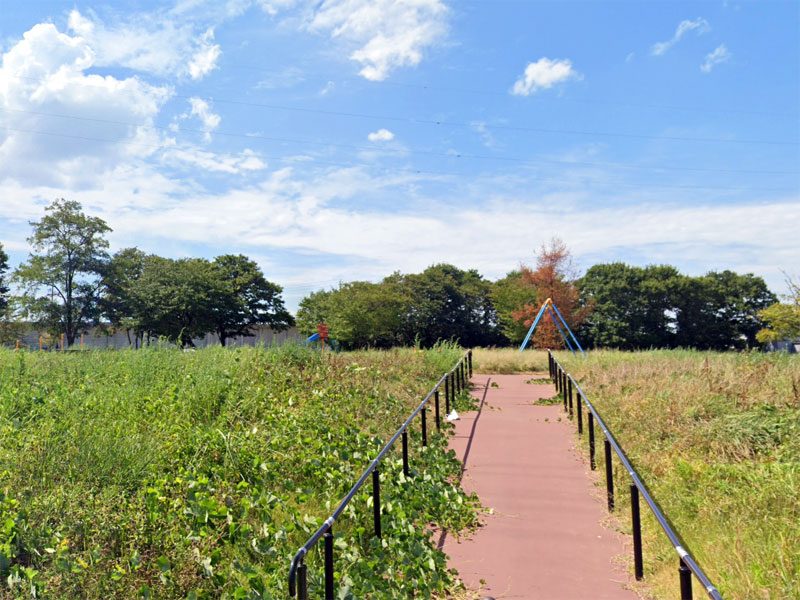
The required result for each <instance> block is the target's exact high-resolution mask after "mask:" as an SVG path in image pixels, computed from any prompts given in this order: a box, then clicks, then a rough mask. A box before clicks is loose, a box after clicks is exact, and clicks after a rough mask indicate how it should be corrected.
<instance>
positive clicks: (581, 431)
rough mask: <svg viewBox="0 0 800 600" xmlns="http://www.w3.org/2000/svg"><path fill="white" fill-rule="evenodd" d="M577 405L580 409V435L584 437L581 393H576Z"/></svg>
mask: <svg viewBox="0 0 800 600" xmlns="http://www.w3.org/2000/svg"><path fill="white" fill-rule="evenodd" d="M575 404H576V405H577V407H576V408H577V409H578V435H583V406H582V405H581V393H580V392H578V391H576V393H575Z"/></svg>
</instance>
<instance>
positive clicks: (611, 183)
mask: <svg viewBox="0 0 800 600" xmlns="http://www.w3.org/2000/svg"><path fill="white" fill-rule="evenodd" d="M0 131H15V132H20V133H32V134H38V135H45V136H54V137H63V138H69V139H76V140H83V141H93V142H104V143H112V144H123V145H131V146H142V147H149V148H156V149H159V150H162V151H168V150H180V149H181V148H178V147H170V146H164V145H157V144H145V143H141V142H131V141H124V142H120V141H119V140H110V139H104V138H96V137H91V136H78V135H73V134H65V133H56V132H49V131H37V130H30V129H20V128H14V127H2V126H0ZM447 156H450V155H447ZM264 158H270V159H272V158H274V159H277V160H287V157H285V156H264ZM451 158H462V157H460V156H458V155H452V156H451ZM306 159H307V160H306ZM306 162H314V163H318V164H324V165H329V166H337V167H343V168H357V167H358V168H369V169H374V168H376V165H374V164H372V165H371V164H367V163H338V162H332V161H323V160H318V159H317V158H315V157H304V160H303V162H302V163H298V164H305V163H306ZM382 168H384V169H386V170H391V171H393V172H396V171H401V172H408V173H413V174H422V175H435V176H453V177H462V176H463V173H447V172H441V171H428V170H423V169H415V168H403V167H391V169H389V168H388V167H382ZM533 181H536V182H540V183H555V184H562V185H565V184H572V185H574V184H577V183H583V184H588V183H594V184H599V185H606V186H615V187H628V188H638V189H647V188H658V189H681V190H709V191H720V192H748V191H749V192H795V191H797V189H796V188H757V187H718V186H704V185H664V184H653V183H646V184H641V183H631V182H624V181H600V180H593V179H588V178H583V177H582V178H580V181H575V180H569V181H567V180H564V179H556V178H550V177H536V178H534V179H533Z"/></svg>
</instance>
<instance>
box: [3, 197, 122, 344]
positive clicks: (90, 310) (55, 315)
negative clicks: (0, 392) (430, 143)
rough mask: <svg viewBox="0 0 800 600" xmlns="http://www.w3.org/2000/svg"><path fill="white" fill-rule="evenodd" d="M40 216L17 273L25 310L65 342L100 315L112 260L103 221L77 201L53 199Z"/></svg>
mask: <svg viewBox="0 0 800 600" xmlns="http://www.w3.org/2000/svg"><path fill="white" fill-rule="evenodd" d="M45 211H46V212H47V213H48V214H46V215H45V216H44V217H42V219H41V220H40V221H31V222H30V225H31V226H32V227H33V235H32V236H31V237H29V238H28V242H29V243H30V244H31V245H32V246H33V249H34V252H33V253H32V254H31V255H30V257H29V259H28V262H26V263H23V264H22V265H20V266H19V267H18V268H17V270H16V271H15V273H14V278H15V280H16V281H17V282H19V284H20V286H21V287H22V288H23V290H24V292H23V303H24V307H25V310H26V312H27V313H28V314H29V315H31V316H32V318H33V319H34V320H35V321H36V322H37V323H38V324H40V325H42V326H45V327H47V328H48V329H50V330H51V331H52V332H53V333H54V334H58V333H64V334H65V337H66V344H67V346H71V345H72V344H73V343H74V342H75V336H76V334H77V333H79V332H80V331H82V330H85V329H86V327H87V326H88V325H89V324H91V322H92V321H93V320H94V319H95V318H96V317H97V315H98V302H97V300H98V292H99V289H100V286H101V274H102V272H103V269H104V266H105V262H106V261H107V260H108V253H107V252H106V248H108V242H107V241H106V239H105V237H104V236H105V234H106V233H108V232H110V231H111V228H110V227H108V225H106V223H105V221H103V220H102V219H100V218H98V217H89V216H87V215H85V214H84V213H83V212H82V210H81V205H80V203H79V202H75V201H74V200H64V199H63V198H62V199H58V200H55V201H54V202H53V203H52V204H51V205H50V206H48V207H47V208H46V209H45Z"/></svg>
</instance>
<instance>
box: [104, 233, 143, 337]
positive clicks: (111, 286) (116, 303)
mask: <svg viewBox="0 0 800 600" xmlns="http://www.w3.org/2000/svg"><path fill="white" fill-rule="evenodd" d="M146 261H147V255H146V254H145V253H144V252H142V251H141V250H139V249H138V248H125V249H123V250H120V251H118V252H116V253H115V254H114V256H112V257H111V260H110V261H109V262H108V264H107V265H106V267H105V269H104V271H103V280H102V283H103V286H102V292H101V296H100V309H101V312H102V315H103V318H104V319H105V320H106V321H107V322H108V324H109V325H111V328H112V329H113V330H121V331H125V333H126V334H127V336H128V343H130V344H132V345H133V344H134V342H135V343H136V344H138V341H139V338H140V335H141V323H140V322H139V319H137V318H136V316H135V313H136V306H135V304H134V296H133V293H134V289H135V286H136V284H137V282H138V280H139V278H140V277H141V276H142V272H143V271H144V267H145V263H146ZM131 332H134V334H135V336H136V339H135V340H131Z"/></svg>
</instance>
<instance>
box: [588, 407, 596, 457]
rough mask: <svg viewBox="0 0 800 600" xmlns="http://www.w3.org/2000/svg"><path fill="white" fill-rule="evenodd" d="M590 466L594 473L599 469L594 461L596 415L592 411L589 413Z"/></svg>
mask: <svg viewBox="0 0 800 600" xmlns="http://www.w3.org/2000/svg"><path fill="white" fill-rule="evenodd" d="M589 464H590V465H591V467H592V471H594V470H595V469H596V468H597V464H596V463H595V461H594V415H593V414H592V411H591V410H590V411H589Z"/></svg>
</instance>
